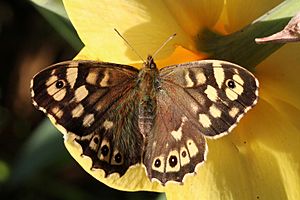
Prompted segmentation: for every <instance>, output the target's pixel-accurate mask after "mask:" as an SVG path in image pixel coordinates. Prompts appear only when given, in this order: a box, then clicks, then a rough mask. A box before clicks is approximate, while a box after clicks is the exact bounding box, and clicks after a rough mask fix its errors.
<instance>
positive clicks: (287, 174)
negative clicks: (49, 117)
mask: <svg viewBox="0 0 300 200" xmlns="http://www.w3.org/2000/svg"><path fill="white" fill-rule="evenodd" d="M280 2H281V1H280V0H264V1H261V0H244V1H239V0H227V1H225V0H198V1H196V0H194V1H185V2H184V4H183V3H181V1H179V0H174V1H173V0H172V1H171V0H165V1H148V0H142V1H140V0H129V1H110V0H106V1H105V0H103V1H99V0H85V1H81V0H64V5H65V8H66V10H67V13H68V15H69V17H70V20H71V22H72V23H73V25H74V27H75V28H76V30H77V32H78V35H79V37H80V38H81V40H82V41H83V43H84V44H85V47H84V48H83V49H82V51H81V52H80V53H79V54H78V56H77V57H76V58H77V59H89V60H102V61H108V62H114V63H123V64H131V65H132V64H133V65H134V66H136V67H141V62H140V61H139V59H138V57H137V56H136V55H135V54H134V53H133V52H132V51H131V49H130V48H128V46H127V45H126V44H125V43H124V41H123V40H122V39H121V38H120V37H118V36H117V35H116V33H115V32H114V28H116V29H118V30H119V31H120V32H121V34H122V35H123V36H124V37H125V38H126V39H127V40H128V41H129V42H130V44H131V45H132V46H134V48H135V49H136V50H137V51H138V52H139V54H141V55H142V57H144V58H146V56H147V55H148V54H151V53H153V52H154V51H155V50H156V49H157V48H158V47H159V46H160V45H161V44H162V43H163V42H164V41H165V40H166V38H168V37H169V36H170V35H172V34H173V33H177V36H176V37H175V39H173V40H172V41H171V42H170V44H168V45H167V47H165V48H164V49H163V50H162V51H161V52H160V53H159V55H158V57H157V58H156V62H157V64H158V66H159V67H163V66H165V65H169V64H174V63H181V62H188V61H192V60H198V59H203V58H205V57H206V55H205V53H203V52H198V51H197V47H196V42H195V37H196V35H197V34H198V33H199V31H201V30H202V29H203V28H204V27H208V28H209V29H211V30H214V31H217V32H219V33H223V34H229V33H232V32H234V31H237V30H239V29H240V28H242V27H244V26H245V25H247V24H248V23H250V22H251V21H253V20H254V19H256V18H257V17H259V16H260V15H262V14H263V13H265V12H266V11H268V10H270V9H271V8H273V7H274V6H276V5H278V4H279V3H280ZM299 53H300V46H299V44H289V45H286V46H285V47H283V48H281V49H280V50H279V51H277V52H276V53H275V54H273V55H272V56H270V57H269V58H267V59H266V60H265V61H263V62H262V63H260V64H259V65H258V66H257V68H256V71H255V75H256V76H257V77H258V79H259V81H260V85H261V89H260V100H259V103H258V105H257V106H256V107H255V108H254V109H253V110H252V111H250V112H249V113H248V114H247V115H246V116H245V117H244V118H243V119H242V120H241V122H240V123H239V125H238V126H237V128H235V129H234V131H233V132H232V133H231V134H229V135H228V136H225V137H222V138H220V139H218V140H209V141H208V148H209V153H208V158H207V162H206V163H205V164H204V165H202V166H201V167H200V168H198V171H197V175H196V176H194V177H188V178H187V179H186V180H185V183H184V185H183V186H178V185H175V184H170V185H167V186H166V187H162V186H161V185H159V184H158V183H156V182H155V183H151V182H150V181H149V180H148V178H147V176H146V174H145V171H144V169H143V168H142V167H135V168H131V169H129V170H128V172H127V173H126V174H125V175H124V176H123V177H121V178H118V176H117V175H113V176H111V177H109V178H104V177H103V176H104V174H103V172H101V171H91V170H90V167H91V160H90V159H88V158H83V157H81V156H80V154H81V152H80V148H78V146H77V145H76V144H74V143H72V139H70V138H69V139H66V141H65V145H66V147H67V148H68V150H69V151H70V153H71V154H72V156H73V157H74V158H75V159H76V160H77V161H78V162H79V163H80V164H81V166H82V167H83V168H84V169H85V170H86V171H87V172H88V173H90V174H91V175H92V176H94V177H95V178H97V179H98V180H99V181H101V182H103V183H105V184H107V185H109V186H110V187H114V188H116V189H121V190H128V191H136V190H150V191H161V192H166V195H167V198H168V199H183V198H186V199H200V198H201V199H300V190H299V188H300V151H299V145H300V130H299V129H300V123H299V117H300V79H299V78H298V76H299V74H300V61H299V58H298V56H299Z"/></svg>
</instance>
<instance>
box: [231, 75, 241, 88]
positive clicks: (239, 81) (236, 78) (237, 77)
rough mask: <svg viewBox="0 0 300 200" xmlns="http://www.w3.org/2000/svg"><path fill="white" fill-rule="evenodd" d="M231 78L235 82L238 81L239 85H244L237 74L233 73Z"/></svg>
mask: <svg viewBox="0 0 300 200" xmlns="http://www.w3.org/2000/svg"><path fill="white" fill-rule="evenodd" d="M232 78H233V80H234V81H235V82H237V83H239V84H240V85H244V81H243V79H242V78H241V77H240V76H239V75H237V74H235V75H233V77H232Z"/></svg>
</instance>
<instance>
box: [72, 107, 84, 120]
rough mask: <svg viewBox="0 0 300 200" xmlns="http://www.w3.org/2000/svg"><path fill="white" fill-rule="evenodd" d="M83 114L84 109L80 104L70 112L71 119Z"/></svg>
mask: <svg viewBox="0 0 300 200" xmlns="http://www.w3.org/2000/svg"><path fill="white" fill-rule="evenodd" d="M83 112H84V107H83V106H82V105H81V104H78V105H77V106H76V107H75V108H74V109H73V110H72V117H73V118H76V117H80V116H81V115H82V114H83Z"/></svg>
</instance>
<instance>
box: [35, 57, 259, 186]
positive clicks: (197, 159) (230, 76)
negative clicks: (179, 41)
mask: <svg viewBox="0 0 300 200" xmlns="http://www.w3.org/2000/svg"><path fill="white" fill-rule="evenodd" d="M31 95H32V100H33V104H34V106H35V107H36V108H37V109H39V110H41V111H43V112H44V113H46V115H47V116H48V117H49V118H50V119H51V121H52V122H54V124H55V126H56V127H58V128H59V130H61V131H62V132H63V133H65V134H72V135H74V136H75V137H74V138H75V139H74V140H75V142H77V143H78V144H79V146H80V147H81V148H82V154H83V155H85V156H88V157H90V158H91V159H92V166H91V169H102V170H104V172H105V176H106V177H107V176H108V175H110V174H113V173H117V174H119V175H120V176H123V175H124V174H125V173H126V171H127V170H128V168H129V167H131V166H134V165H136V164H142V165H143V166H144V167H145V169H146V174H147V176H148V177H149V179H150V180H152V181H154V180H157V181H159V182H160V183H161V184H162V185H165V184H166V183H168V182H172V181H173V182H179V183H183V181H184V177H185V176H186V175H187V174H192V173H195V170H196V167H197V166H198V165H201V164H202V163H204V161H205V160H206V154H207V144H206V139H207V138H212V139H215V138H219V137H221V136H224V135H226V134H227V133H229V132H230V131H231V130H232V129H233V128H234V127H235V126H236V125H237V123H238V122H239V121H240V119H241V118H242V116H244V114H245V113H246V112H247V111H249V110H250V109H251V108H252V107H253V106H254V105H255V104H256V103H257V100H258V80H257V79H256V78H255V77H254V76H253V75H252V74H251V73H250V72H249V71H247V70H246V69H244V68H242V67H240V66H238V65H236V64H233V63H230V62H226V61H220V60H201V61H194V62H188V63H183V64H178V65H172V66H167V67H164V68H162V69H160V70H158V68H157V66H156V64H155V62H154V60H153V57H151V56H149V57H148V58H147V61H146V62H145V63H144V64H143V68H142V69H141V70H138V69H136V68H134V67H131V66H127V65H121V64H114V63H107V62H96V61H88V60H74V61H66V62H61V63H58V64H54V65H52V66H50V67H49V68H46V69H45V70H43V71H41V72H39V73H38V74H37V75H35V76H34V78H33V79H32V82H31Z"/></svg>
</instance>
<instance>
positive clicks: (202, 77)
mask: <svg viewBox="0 0 300 200" xmlns="http://www.w3.org/2000/svg"><path fill="white" fill-rule="evenodd" d="M196 80H197V85H203V84H205V82H206V77H205V75H204V74H203V72H198V73H196Z"/></svg>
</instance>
